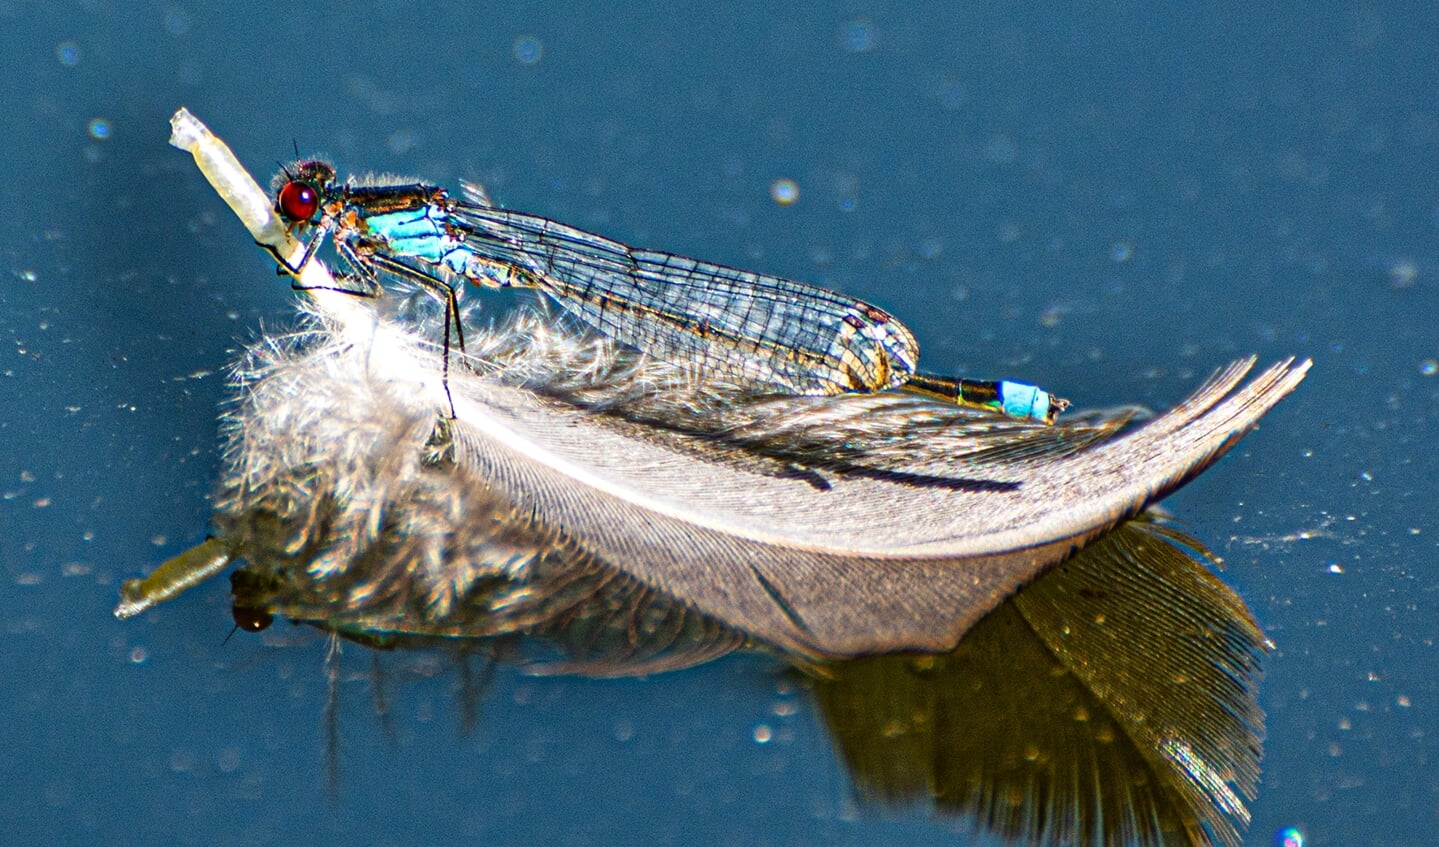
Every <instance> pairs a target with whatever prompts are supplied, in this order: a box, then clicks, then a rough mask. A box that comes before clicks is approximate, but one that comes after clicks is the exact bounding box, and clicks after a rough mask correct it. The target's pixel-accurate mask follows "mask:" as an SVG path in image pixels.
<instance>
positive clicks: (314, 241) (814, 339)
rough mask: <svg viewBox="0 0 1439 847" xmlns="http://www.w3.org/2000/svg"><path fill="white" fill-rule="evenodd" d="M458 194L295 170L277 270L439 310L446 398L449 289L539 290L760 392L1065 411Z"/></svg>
mask: <svg viewBox="0 0 1439 847" xmlns="http://www.w3.org/2000/svg"><path fill="white" fill-rule="evenodd" d="M465 195H466V196H465V199H464V200H457V199H454V198H452V197H450V195H449V193H448V192H447V191H446V190H445V189H443V188H440V187H437V186H432V185H425V184H422V183H407V184H392V185H360V184H355V183H351V182H339V181H337V179H336V172H335V169H334V167H333V166H332V165H330V164H329V163H328V162H323V161H318V160H310V161H301V162H298V163H297V164H296V165H295V168H294V170H293V171H291V170H289V169H286V170H284V171H283V172H282V173H281V175H280V176H279V177H278V178H277V179H276V192H275V209H276V211H277V212H279V214H280V215H281V216H282V217H283V218H284V219H285V220H286V221H287V222H288V223H289V224H290V226H291V228H292V229H293V230H305V229H313V230H314V233H313V236H312V237H311V239H310V242H309V244H308V245H307V246H306V250H305V254H304V257H303V258H302V259H301V262H300V265H299V266H298V267H294V266H290V265H288V264H287V265H286V267H287V268H288V269H289V270H291V271H292V272H296V271H298V269H299V267H303V265H304V263H305V262H308V261H310V259H311V258H312V257H313V256H314V254H315V251H316V250H317V249H318V248H319V246H320V245H321V244H322V243H323V242H324V240H325V239H326V238H327V237H329V238H333V239H334V243H335V248H336V250H337V251H338V252H339V253H340V255H341V256H342V257H344V258H345V259H346V260H347V261H348V262H349V263H350V264H351V265H352V266H353V267H354V268H355V270H356V272H357V273H358V275H359V279H358V281H357V282H358V284H359V286H360V288H361V291H360V292H357V293H376V292H378V291H379V290H380V278H381V277H382V276H384V275H386V274H389V275H393V276H396V277H400V278H404V279H407V280H410V281H412V282H414V283H416V284H418V285H420V286H423V287H424V288H426V289H428V290H429V291H431V292H432V293H434V294H435V295H436V296H438V297H439V298H441V299H442V300H443V301H444V303H445V342H444V343H445V365H444V368H445V371H444V373H445V380H446V390H447V391H448V374H449V370H448V368H449V344H450V339H451V338H452V337H453V338H454V339H455V340H456V342H457V343H458V345H459V346H460V348H461V350H463V349H464V332H463V328H462V327H461V325H460V322H459V305H458V300H457V293H456V286H455V284H454V281H456V280H458V279H466V280H469V281H470V282H472V283H475V284H477V285H480V286H484V287H490V288H535V289H538V290H540V291H542V292H544V293H545V294H547V295H548V296H549V297H550V298H551V299H553V300H554V301H555V302H556V303H557V304H558V305H559V306H560V307H561V308H562V309H564V310H565V311H566V312H567V313H569V314H570V315H572V316H574V317H575V318H577V319H579V320H580V321H581V322H583V323H584V324H586V325H588V326H590V327H591V328H593V329H595V330H597V331H599V332H600V333H602V334H604V335H605V336H607V337H609V338H612V339H614V340H616V341H618V342H620V343H622V344H626V345H629V346H631V347H634V348H636V349H638V350H640V351H641V352H644V353H646V354H649V355H652V356H655V357H657V358H661V359H666V360H670V361H676V362H681V363H693V364H694V365H695V366H697V368H698V370H699V372H700V373H702V374H703V375H705V376H709V377H720V378H723V379H727V380H730V381H733V382H735V383H737V384H739V385H742V386H745V387H750V388H754V389H756V390H758V391H763V392H776V393H784V394H802V395H832V394H844V393H850V392H854V393H873V392H878V391H884V390H886V389H891V388H900V389H904V390H908V391H913V392H917V393H922V394H926V395H930V396H937V397H941V398H943V399H945V400H948V401H951V402H955V403H958V404H960V405H963V406H973V407H976V408H981V409H987V410H990V411H994V412H998V413H1000V414H1003V415H1007V416H1010V417H1015V418H1023V419H1030V420H1035V421H1040V422H1043V423H1053V422H1054V419H1055V417H1056V416H1057V415H1058V414H1059V413H1060V412H1061V411H1063V410H1064V409H1065V408H1066V407H1067V406H1068V405H1069V402H1068V401H1067V400H1062V399H1059V398H1057V397H1054V396H1052V395H1050V394H1049V393H1048V392H1046V391H1044V390H1042V389H1040V388H1037V387H1036V386H1033V385H1028V384H1025V383H1020V382H1014V381H1011V380H994V381H991V380H972V379H959V378H954V377H940V376H932V375H929V374H923V373H920V372H918V371H917V366H918V360H919V345H918V344H917V343H916V341H915V339H914V335H913V334H912V333H911V332H910V331H909V329H908V328H907V327H905V326H904V324H902V323H900V322H899V321H898V320H896V319H895V318H894V317H892V316H891V315H890V314H889V313H888V312H886V311H884V310H883V309H880V308H879V307H877V306H873V305H871V304H869V303H866V302H864V301H862V300H857V299H855V298H853V297H848V296H846V295H843V294H840V293H837V292H834V291H830V290H828V289H824V288H820V287H818V286H815V285H809V284H806V283H803V282H796V281H793V280H788V279H783V278H780V277H776V276H768V275H766V274H759V273H753V272H750V271H742V270H738V269H735V268H730V267H725V266H723V265H717V264H711V263H709V262H701V261H697V260H695V259H688V258H685V257H683V256H678V255H675V254H672V253H664V252H660V251H656V250H642V249H637V248H633V247H629V246H626V245H624V244H621V243H619V242H618V241H614V240H611V239H609V238H605V237H603V236H600V235H595V234H594V233H590V232H585V231H584V230H581V229H576V228H575V227H572V226H566V225H565V224H562V223H558V222H556V221H552V220H549V219H548V218H544V217H540V216H539V215H530V214H525V213H523V212H514V211H510V210H507V209H500V208H497V207H495V206H494V205H493V204H492V203H490V202H489V199H488V198H487V197H486V196H485V195H484V192H483V190H482V189H480V188H478V187H477V186H470V185H467V186H466V191H465ZM277 258H278V259H279V260H280V261H281V262H285V259H284V258H283V257H278V256H277Z"/></svg>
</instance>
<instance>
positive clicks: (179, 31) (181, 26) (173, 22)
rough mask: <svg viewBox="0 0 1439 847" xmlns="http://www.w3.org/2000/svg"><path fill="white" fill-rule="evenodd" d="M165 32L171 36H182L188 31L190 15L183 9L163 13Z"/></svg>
mask: <svg viewBox="0 0 1439 847" xmlns="http://www.w3.org/2000/svg"><path fill="white" fill-rule="evenodd" d="M165 31H166V32H168V33H170V34H171V35H184V34H185V33H187V32H189V31H190V15H189V13H187V12H186V11H185V10H184V9H171V10H169V11H168V12H166V13H165Z"/></svg>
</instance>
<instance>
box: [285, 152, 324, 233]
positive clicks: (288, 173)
mask: <svg viewBox="0 0 1439 847" xmlns="http://www.w3.org/2000/svg"><path fill="white" fill-rule="evenodd" d="M334 180H335V168H334V166H333V165H331V164H330V163H329V162H323V161H320V160H318V159H312V160H308V161H300V162H297V163H296V164H295V166H294V170H293V171H292V170H291V169H290V168H284V169H282V171H281V174H280V176H279V178H277V180H276V183H277V186H276V190H275V211H276V212H278V213H279V214H280V217H282V218H284V219H285V220H286V222H288V223H292V224H295V223H313V222H314V220H315V216H316V215H318V214H319V213H320V210H321V208H322V207H323V206H324V204H325V192H326V191H327V190H328V189H329V185H330V183H331V182H334Z"/></svg>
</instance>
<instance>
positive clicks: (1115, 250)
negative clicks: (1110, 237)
mask: <svg viewBox="0 0 1439 847" xmlns="http://www.w3.org/2000/svg"><path fill="white" fill-rule="evenodd" d="M1109 258H1111V259H1113V260H1114V261H1116V262H1127V261H1129V260H1130V259H1132V258H1134V245H1133V244H1130V243H1129V242H1128V241H1116V242H1114V246H1112V247H1110V248H1109Z"/></svg>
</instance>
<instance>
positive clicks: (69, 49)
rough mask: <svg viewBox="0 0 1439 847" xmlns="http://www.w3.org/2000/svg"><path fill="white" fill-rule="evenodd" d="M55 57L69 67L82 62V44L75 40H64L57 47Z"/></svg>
mask: <svg viewBox="0 0 1439 847" xmlns="http://www.w3.org/2000/svg"><path fill="white" fill-rule="evenodd" d="M55 58H57V59H59V60H60V64H62V65H64V66H65V67H67V68H73V67H75V66H76V65H78V64H80V45H79V44H76V43H75V42H73V41H62V42H60V43H59V44H58V45H57V46H56V47H55Z"/></svg>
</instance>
